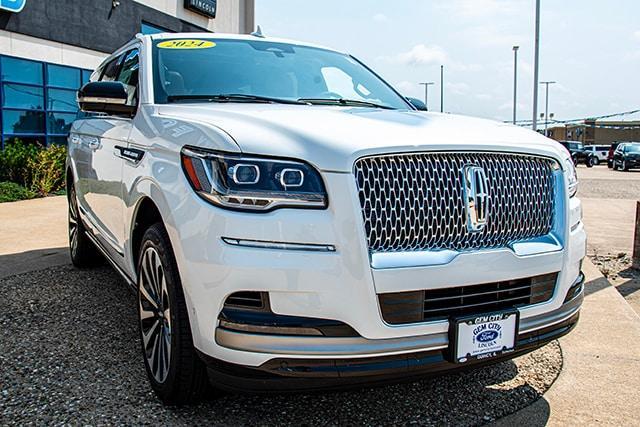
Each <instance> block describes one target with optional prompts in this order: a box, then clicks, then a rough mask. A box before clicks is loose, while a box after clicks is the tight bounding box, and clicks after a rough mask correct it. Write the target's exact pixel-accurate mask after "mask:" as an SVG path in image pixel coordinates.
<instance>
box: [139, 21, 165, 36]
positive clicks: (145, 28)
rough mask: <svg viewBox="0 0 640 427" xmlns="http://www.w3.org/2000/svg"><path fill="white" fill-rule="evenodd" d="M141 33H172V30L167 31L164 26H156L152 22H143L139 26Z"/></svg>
mask: <svg viewBox="0 0 640 427" xmlns="http://www.w3.org/2000/svg"><path fill="white" fill-rule="evenodd" d="M140 31H141V32H142V34H158V33H172V32H173V31H169V30H167V29H165V28H161V27H157V26H155V25H152V24H147V23H146V22H143V23H142V25H141V28H140Z"/></svg>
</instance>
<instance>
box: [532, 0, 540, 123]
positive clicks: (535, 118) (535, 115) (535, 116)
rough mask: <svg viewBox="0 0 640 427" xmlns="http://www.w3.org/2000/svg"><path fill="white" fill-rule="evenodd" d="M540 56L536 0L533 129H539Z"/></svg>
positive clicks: (537, 2) (538, 1) (538, 10)
mask: <svg viewBox="0 0 640 427" xmlns="http://www.w3.org/2000/svg"><path fill="white" fill-rule="evenodd" d="M539 57H540V0H536V35H535V43H534V54H533V130H537V129H538V66H539V64H538V60H539Z"/></svg>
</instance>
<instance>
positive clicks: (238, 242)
mask: <svg viewBox="0 0 640 427" xmlns="http://www.w3.org/2000/svg"><path fill="white" fill-rule="evenodd" d="M222 241H223V242H225V243H226V244H228V245H232V246H243V247H247V248H260V249H279V250H289V251H310V252H335V251H336V247H335V246H333V245H319V244H314V243H291V242H272V241H266V240H249V239H234V238H231V237H222Z"/></svg>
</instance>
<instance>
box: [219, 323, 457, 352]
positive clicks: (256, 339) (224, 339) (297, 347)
mask: <svg viewBox="0 0 640 427" xmlns="http://www.w3.org/2000/svg"><path fill="white" fill-rule="evenodd" d="M216 342H217V343H218V344H220V345H221V346H223V347H227V348H231V349H234V350H241V351H249V352H252V353H269V354H289V355H302V356H314V357H324V356H363V355H365V356H366V355H382V354H394V353H410V352H417V351H424V350H427V351H428V350H439V349H443V348H447V347H448V345H449V340H448V338H447V334H446V333H440V334H433V335H422V336H416V337H403V338H389V339H381V340H369V339H366V338H362V337H310V336H287V335H263V334H245V333H238V332H233V331H229V330H226V329H221V328H218V329H216Z"/></svg>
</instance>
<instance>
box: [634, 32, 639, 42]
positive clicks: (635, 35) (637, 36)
mask: <svg viewBox="0 0 640 427" xmlns="http://www.w3.org/2000/svg"><path fill="white" fill-rule="evenodd" d="M633 37H634V38H635V39H636V40H638V41H640V30H638V31H634V33H633Z"/></svg>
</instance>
